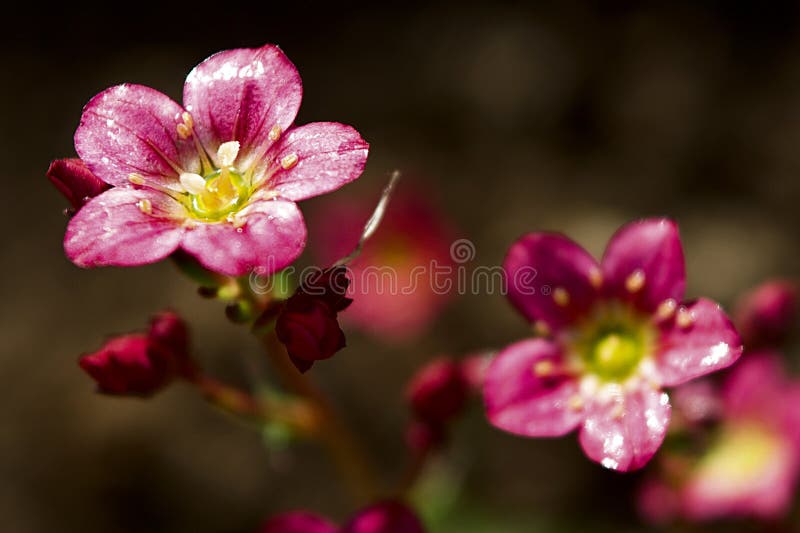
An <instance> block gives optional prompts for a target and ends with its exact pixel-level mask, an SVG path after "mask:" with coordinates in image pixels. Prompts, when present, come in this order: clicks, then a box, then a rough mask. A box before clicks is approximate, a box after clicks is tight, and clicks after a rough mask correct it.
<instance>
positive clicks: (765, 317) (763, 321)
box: [734, 280, 798, 349]
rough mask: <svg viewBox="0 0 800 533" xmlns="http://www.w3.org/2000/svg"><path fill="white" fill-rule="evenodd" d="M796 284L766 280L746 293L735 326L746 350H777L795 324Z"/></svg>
mask: <svg viewBox="0 0 800 533" xmlns="http://www.w3.org/2000/svg"><path fill="white" fill-rule="evenodd" d="M797 292H798V289H797V285H795V284H793V283H791V282H788V281H781V280H776V281H768V282H766V283H763V284H761V285H759V286H757V287H755V288H754V289H752V290H751V291H750V292H748V293H747V294H745V295H744V296H743V297H742V298H741V299H740V301H739V303H738V305H737V306H736V312H735V314H734V316H735V317H736V320H735V321H736V325H737V327H738V328H739V333H740V334H741V336H742V340H743V341H744V345H745V347H746V348H747V349H753V348H765V347H777V346H779V345H780V344H781V343H782V342H783V341H784V340H786V338H787V337H788V336H789V334H790V333H791V332H792V329H793V328H794V327H795V325H796V322H797Z"/></svg>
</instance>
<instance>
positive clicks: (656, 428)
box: [484, 219, 742, 471]
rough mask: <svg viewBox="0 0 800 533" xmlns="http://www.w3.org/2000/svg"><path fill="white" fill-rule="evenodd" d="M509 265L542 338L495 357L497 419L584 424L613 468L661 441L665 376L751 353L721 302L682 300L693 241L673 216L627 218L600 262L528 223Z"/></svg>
mask: <svg viewBox="0 0 800 533" xmlns="http://www.w3.org/2000/svg"><path fill="white" fill-rule="evenodd" d="M504 270H505V272H506V276H507V281H508V296H509V299H510V300H511V303H512V304H513V305H514V306H515V307H516V308H517V309H518V310H519V311H520V312H521V313H522V314H523V315H524V316H525V317H526V318H527V319H528V320H529V321H530V322H531V323H532V325H533V327H534V330H535V331H537V332H539V333H540V337H539V338H532V339H526V340H523V341H520V342H517V343H515V344H512V345H511V346H509V347H507V348H505V349H504V350H502V351H501V352H500V353H499V354H498V356H497V357H496V358H495V359H494V361H493V362H492V363H491V365H490V367H489V369H488V371H487V374H486V381H485V384H484V399H485V402H486V408H487V414H488V418H489V420H490V421H491V423H492V424H494V425H495V426H497V427H499V428H501V429H504V430H506V431H509V432H512V433H515V434H519V435H525V436H530V437H554V436H561V435H564V434H567V433H569V432H571V431H573V430H574V429H577V428H580V435H579V439H580V443H581V446H582V447H583V450H584V452H585V453H586V455H587V456H588V457H589V458H590V459H592V460H594V461H597V462H599V463H600V464H602V465H603V466H605V467H607V468H610V469H614V470H621V471H626V470H633V469H637V468H640V467H642V466H643V465H644V464H645V463H647V462H648V461H649V460H650V458H651V457H652V456H653V454H654V453H655V452H656V450H657V449H658V448H659V446H660V445H661V443H662V441H663V439H664V435H665V433H666V429H667V425H668V423H669V418H670V403H669V398H668V396H667V394H666V393H665V392H664V391H663V387H670V386H674V385H680V384H681V383H685V382H687V381H689V380H691V379H693V378H696V377H699V376H702V375H704V374H707V373H709V372H712V371H714V370H717V369H720V368H724V367H726V366H728V365H730V364H731V363H733V362H734V361H735V360H736V359H737V358H738V357H739V356H740V354H741V351H742V347H741V341H740V338H739V335H738V333H737V332H736V330H735V328H734V327H733V325H732V324H731V322H730V320H729V319H728V317H727V316H726V315H725V313H724V312H723V311H722V310H721V309H720V307H719V306H718V305H717V304H716V303H714V302H712V301H710V300H707V299H703V298H701V299H698V300H696V301H693V302H683V297H684V289H685V285H686V274H685V266H684V258H683V250H682V246H681V242H680V238H679V236H678V228H677V226H676V224H675V223H674V222H672V221H670V220H666V219H650V220H643V221H638V222H634V223H631V224H628V225H626V226H624V227H622V228H621V229H620V230H619V231H618V232H617V233H616V235H614V237H613V238H612V239H611V241H610V242H609V244H608V247H607V248H606V251H605V254H604V255H603V259H602V261H601V262H600V263H598V262H597V261H596V260H595V259H594V258H593V257H592V256H591V255H590V254H589V253H588V252H586V251H585V250H584V249H583V248H581V247H580V246H579V245H577V244H575V243H574V242H573V241H571V240H569V239H568V238H566V237H564V236H562V235H560V234H553V233H533V234H529V235H526V236H524V237H522V238H521V239H520V240H518V241H517V242H516V243H514V244H513V245H512V247H511V249H510V250H509V252H508V255H507V257H506V259H505V263H504Z"/></svg>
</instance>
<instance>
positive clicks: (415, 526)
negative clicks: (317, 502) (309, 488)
mask: <svg viewBox="0 0 800 533" xmlns="http://www.w3.org/2000/svg"><path fill="white" fill-rule="evenodd" d="M260 533H425V528H424V527H423V526H422V523H420V521H419V519H418V518H417V517H416V515H415V514H414V512H413V511H411V509H409V508H408V507H407V506H406V505H405V504H403V503H400V502H398V501H394V500H390V501H385V502H381V503H376V504H374V505H371V506H369V507H367V508H365V509H362V510H361V511H359V512H358V513H356V515H355V516H353V517H352V518H351V519H350V520H348V521H347V523H346V524H345V525H344V526H342V527H337V526H336V525H334V524H333V523H332V522H330V521H329V520H327V519H326V518H323V517H321V516H319V515H316V514H314V513H309V512H306V511H295V512H290V513H285V514H282V515H279V516H276V517H273V518H271V519H270V520H268V521H267V522H266V523H265V524H264V526H263V527H262V528H261V531H260Z"/></svg>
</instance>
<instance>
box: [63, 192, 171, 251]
mask: <svg viewBox="0 0 800 533" xmlns="http://www.w3.org/2000/svg"><path fill="white" fill-rule="evenodd" d="M140 201H145V202H149V203H150V206H151V213H152V214H145V213H143V212H142V210H141V209H140V208H139V202H140ZM182 216H185V212H184V211H183V207H182V206H181V205H180V204H178V203H177V202H175V201H174V200H172V199H171V198H170V197H169V196H167V195H165V194H162V193H160V192H156V191H153V190H151V189H141V190H135V189H128V188H113V189H111V190H109V191H106V192H104V193H103V194H101V195H100V196H97V197H95V198H94V199H92V200H91V201H90V202H89V203H87V204H86V205H85V206H84V207H83V208H82V209H81V210H80V211H78V213H77V214H76V215H75V216H74V217H72V219H71V220H70V222H69V225H68V226H67V232H66V235H65V237H64V250H65V251H66V254H67V257H69V259H70V260H71V261H72V262H73V263H75V264H76V265H78V266H80V267H94V266H133V265H144V264H147V263H154V262H156V261H160V260H161V259H164V258H165V257H167V256H168V255H169V254H171V253H172V252H173V251H174V250H175V249H176V248H177V247H178V244H179V243H180V241H181V237H182V236H183V232H184V230H183V228H182V227H181V223H182Z"/></svg>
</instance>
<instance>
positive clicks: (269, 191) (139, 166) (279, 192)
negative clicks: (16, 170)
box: [64, 45, 368, 276]
mask: <svg viewBox="0 0 800 533" xmlns="http://www.w3.org/2000/svg"><path fill="white" fill-rule="evenodd" d="M302 92H303V91H302V84H301V81H300V76H299V74H298V72H297V69H296V68H295V67H294V65H293V64H292V63H291V62H290V61H289V60H288V59H287V58H286V56H285V55H284V54H283V52H281V51H280V49H279V48H278V47H276V46H273V45H266V46H263V47H261V48H256V49H238V50H228V51H224V52H220V53H218V54H215V55H213V56H211V57H209V58H208V59H206V60H205V61H203V62H202V63H201V64H199V65H198V66H197V67H195V69H194V70H192V72H191V73H189V76H188V77H187V78H186V83H185V85H184V90H183V103H184V105H183V106H181V105H179V104H177V103H176V102H174V101H172V100H171V99H170V98H169V97H167V96H165V95H164V94H161V93H160V92H158V91H155V90H153V89H150V88H148V87H143V86H141V85H132V84H125V85H118V86H116V87H112V88H110V89H107V90H105V91H103V92H102V93H100V94H98V95H97V96H95V97H94V98H93V99H92V100H91V101H90V102H89V103H88V104H87V105H86V107H85V108H84V110H83V115H82V117H81V122H80V125H79V126H78V129H77V131H76V132H75V148H76V150H77V152H78V155H79V156H80V158H81V160H82V161H83V163H84V164H85V165H86V167H87V168H88V169H89V170H90V171H91V172H92V173H93V174H95V175H96V176H97V177H98V178H100V179H101V180H103V181H104V182H106V183H107V184H109V185H111V186H113V188H111V189H110V190H108V191H106V192H104V193H102V194H100V195H99V196H96V197H95V198H93V199H92V200H91V201H89V202H88V203H86V205H84V206H83V207H82V208H81V210H80V211H79V212H78V213H77V214H76V215H75V216H74V217H73V218H72V220H71V221H70V223H69V226H68V227H67V232H66V236H65V239H64V247H65V250H66V253H67V256H68V257H69V258H70V259H71V260H72V261H73V262H74V263H75V264H76V265H78V266H82V267H92V266H103V265H120V266H132V265H141V264H146V263H152V262H155V261H159V260H161V259H163V258H165V257H167V256H168V255H170V254H171V253H172V252H174V251H175V250H177V249H178V248H181V249H183V250H185V251H186V252H188V253H189V254H190V255H192V256H194V257H195V258H196V259H197V260H198V261H199V262H200V263H201V264H202V265H203V266H204V267H206V268H208V269H209V270H212V271H215V272H219V273H222V274H227V275H237V276H238V275H242V274H246V273H247V272H248V271H250V270H251V269H258V271H259V273H261V274H269V273H271V272H274V271H276V270H280V269H281V268H283V267H285V266H287V265H288V264H290V263H291V262H292V261H294V259H295V258H296V257H297V256H298V255H299V254H300V252H301V251H302V250H303V247H304V246H305V241H306V228H305V223H304V221H303V217H302V215H301V213H300V211H299V209H298V208H297V205H296V203H295V202H298V201H300V200H305V199H306V198H311V197H313V196H317V195H320V194H324V193H327V192H330V191H332V190H335V189H338V188H339V187H341V186H342V185H344V184H346V183H348V182H350V181H353V180H354V179H356V178H357V177H358V176H359V175H360V174H361V172H362V170H363V169H364V165H365V163H366V159H367V153H368V145H367V143H366V142H365V141H364V140H363V139H362V138H361V136H360V135H359V134H358V132H357V131H356V130H354V129H353V128H351V127H350V126H345V125H343V124H338V123H333V122H315V123H312V124H307V125H305V126H299V127H293V125H292V123H293V122H294V119H295V116H296V115H297V111H298V109H299V107H300V100H301V97H302Z"/></svg>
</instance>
